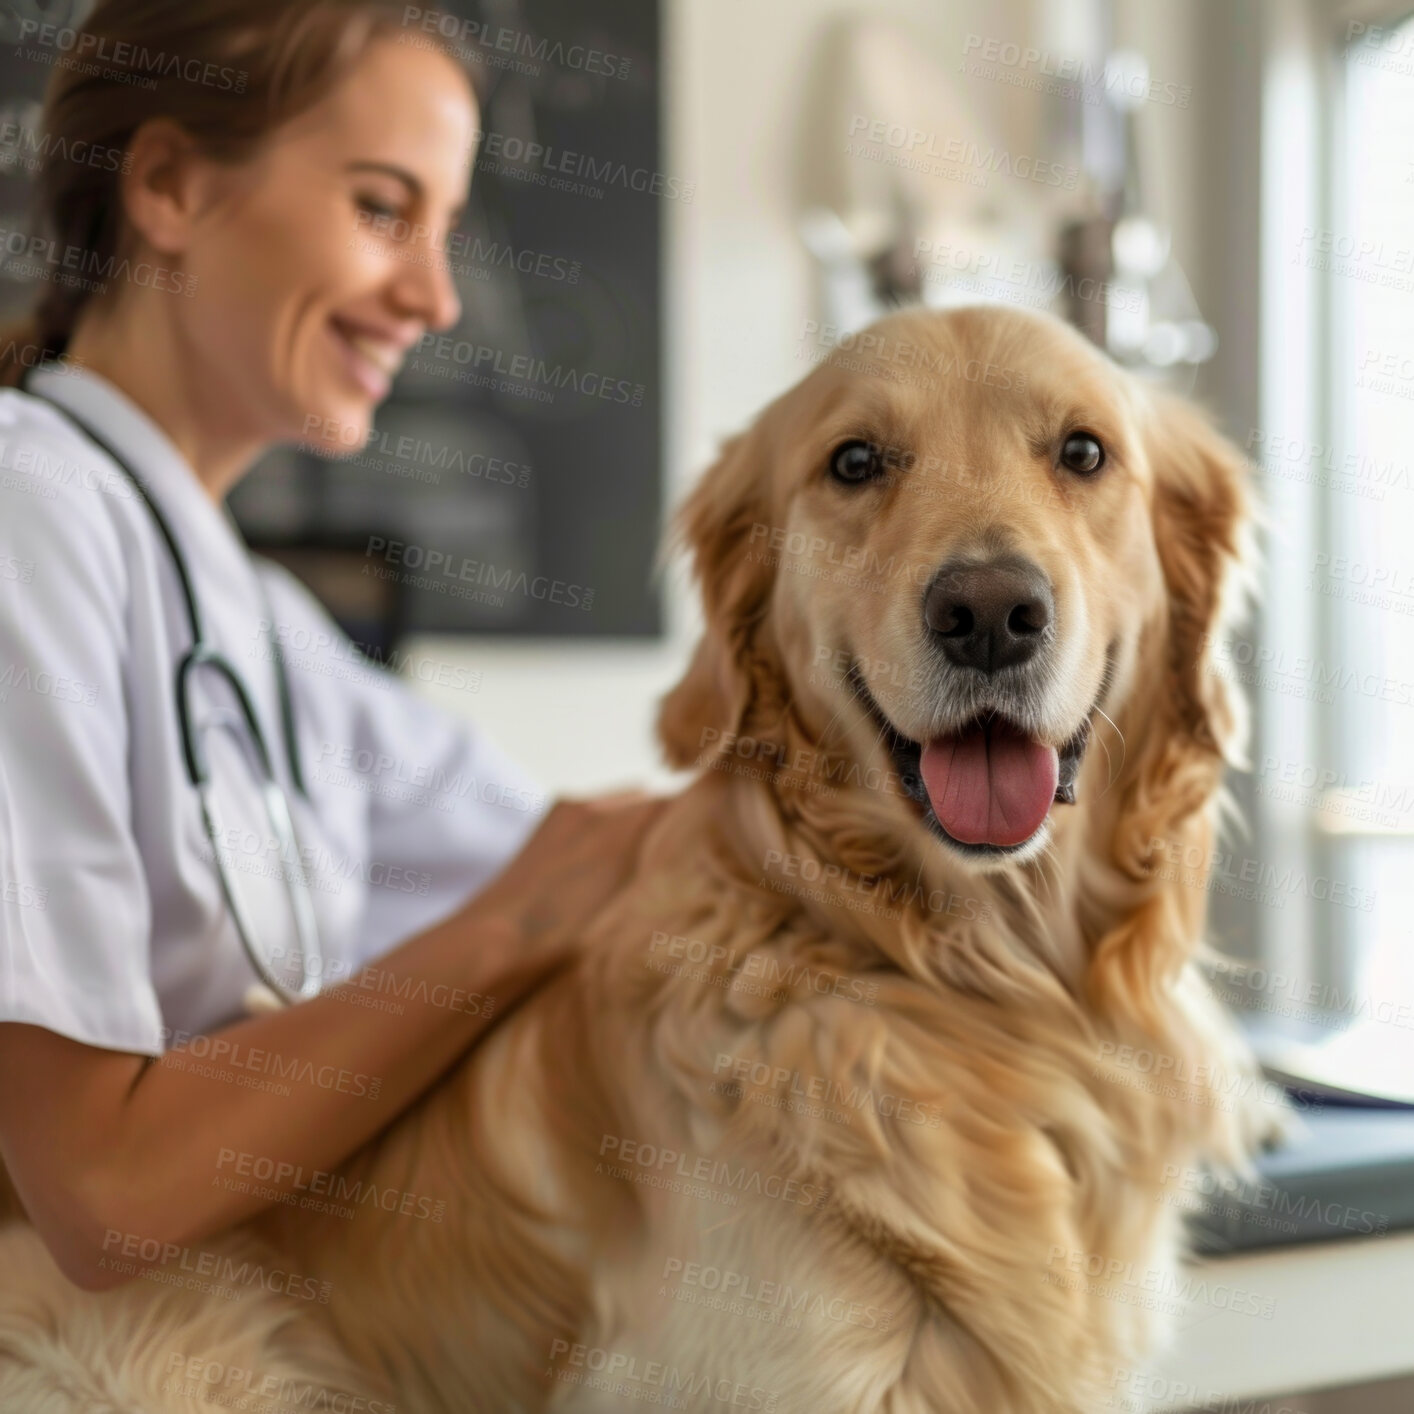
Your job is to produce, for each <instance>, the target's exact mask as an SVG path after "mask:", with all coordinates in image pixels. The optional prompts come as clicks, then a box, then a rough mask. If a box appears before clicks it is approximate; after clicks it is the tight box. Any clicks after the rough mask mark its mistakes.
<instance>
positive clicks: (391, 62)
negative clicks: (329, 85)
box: [178, 40, 477, 452]
mask: <svg viewBox="0 0 1414 1414" xmlns="http://www.w3.org/2000/svg"><path fill="white" fill-rule="evenodd" d="M476 125H477V112H476V105H475V99H474V97H473V96H472V92H471V88H470V85H469V84H468V82H467V80H466V78H465V76H464V75H463V74H462V73H461V71H460V70H459V69H458V68H457V67H456V65H455V64H454V63H453V62H452V61H451V60H450V59H449V58H447V56H446V55H444V54H442V53H440V52H438V51H436V50H435V49H423V48H418V47H416V46H415V45H405V44H401V43H398V42H395V41H393V40H382V41H378V42H376V43H374V44H373V45H371V46H370V47H369V49H368V51H367V52H366V53H365V55H364V56H363V58H362V59H361V60H360V61H359V63H358V64H357V65H356V66H355V67H354V69H353V70H352V71H351V72H350V74H349V76H348V77H347V79H346V80H345V81H344V82H343V83H342V84H341V85H340V86H339V87H338V88H337V89H335V90H334V91H333V92H332V93H330V94H329V95H328V97H326V98H325V99H324V100H323V101H322V102H320V103H319V104H318V105H317V106H316V107H314V108H311V109H309V110H308V111H307V112H305V113H303V114H301V115H300V116H299V117H298V118H296V119H294V120H293V121H292V122H290V123H289V124H287V125H286V126H285V127H284V128H282V129H281V130H280V131H279V132H278V133H277V134H276V135H275V136H274V137H273V138H272V139H271V140H270V141H269V142H268V143H266V144H265V145H264V146H263V148H262V150H261V152H260V153H259V154H258V155H257V156H256V157H255V158H253V159H252V160H251V161H249V162H245V163H242V164H240V165H239V166H237V167H229V168H224V169H218V168H215V167H212V168H210V169H209V170H208V173H207V175H208V177H209V178H210V183H211V185H210V187H209V190H211V191H212V192H213V199H212V200H211V201H210V202H209V203H208V204H207V205H206V206H205V207H204V208H203V210H202V212H201V214H200V216H199V217H198V218H197V219H196V221H195V222H194V224H193V225H192V227H191V229H190V236H189V239H188V241H187V242H186V246H185V249H184V251H183V253H182V268H183V270H184V271H185V272H186V273H187V274H188V275H190V276H194V277H195V280H196V289H195V293H194V297H193V298H192V299H190V300H186V299H183V300H181V301H180V302H179V303H180V304H181V305H182V306H184V307H183V308H182V309H180V310H179V311H178V318H179V319H180V320H181V321H182V323H183V324H184V325H185V326H186V327H185V329H184V336H185V337H184V341H185V343H186V344H187V346H188V347H194V352H195V353H196V356H197V357H198V358H199V359H200V361H201V363H202V364H203V365H204V366H205V367H207V368H208V369H211V370H214V371H215V374H216V377H217V378H218V379H219V384H218V386H220V388H221V395H220V396H221V407H222V409H223V411H224V413H225V414H226V415H229V416H231V417H232V419H233V421H236V422H239V423H240V424H242V425H244V426H245V427H247V428H249V429H250V430H252V431H253V432H254V433H255V435H257V436H258V437H260V438H261V439H262V440H268V441H289V440H297V441H300V442H308V443H314V444H318V445H320V446H321V447H323V448H325V449H327V450H329V451H343V452H347V451H350V450H352V449H355V448H357V447H360V446H362V445H363V443H364V441H365V440H366V438H367V436H368V434H369V431H370V428H371V426H372V421H373V411H374V408H375V407H376V406H377V404H378V403H379V402H381V401H382V400H383V398H385V397H386V396H387V394H388V391H389V388H390V386H391V384H392V380H393V377H394V376H395V375H396V373H397V370H398V367H399V365H400V364H401V363H402V361H403V359H404V357H405V355H406V354H407V352H408V350H409V349H410V348H411V347H412V346H413V345H414V344H415V343H416V341H417V339H418V338H419V337H420V336H421V335H422V334H423V333H424V332H425V331H426V330H428V329H445V328H447V327H449V326H450V325H453V324H455V323H456V320H457V318H458V316H459V314H460V311H461V306H460V301H459V300H458V298H457V294H456V289H455V286H454V285H453V283H452V280H451V277H450V275H449V273H448V271H447V265H446V253H445V252H446V244H447V236H448V233H449V231H451V230H452V229H454V228H455V226H456V224H457V221H458V218H459V215H460V211H461V207H462V205H463V203H464V202H465V200H466V194H467V186H468V183H469V180H470V176H471V164H472V160H473V157H474V148H475V141H476Z"/></svg>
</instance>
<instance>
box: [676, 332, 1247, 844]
mask: <svg viewBox="0 0 1414 1414" xmlns="http://www.w3.org/2000/svg"><path fill="white" fill-rule="evenodd" d="M1239 476H1240V471H1239V468H1238V458H1237V457H1236V455H1235V453H1231V452H1230V451H1229V450H1227V449H1224V448H1223V446H1222V444H1221V443H1220V442H1219V441H1218V439H1216V438H1215V437H1214V436H1213V435H1212V434H1211V432H1209V431H1207V429H1206V428H1204V427H1203V426H1202V424H1201V422H1199V420H1198V419H1196V418H1194V417H1193V415H1192V414H1190V413H1186V412H1184V411H1183V410H1182V409H1180V408H1176V407H1173V406H1170V405H1164V404H1161V403H1159V402H1157V401H1156V400H1155V398H1154V397H1153V395H1152V394H1151V393H1150V392H1149V391H1148V390H1147V389H1145V388H1144V387H1143V386H1141V385H1140V384H1139V383H1138V382H1137V381H1135V380H1134V379H1132V378H1131V377H1130V376H1128V375H1126V374H1124V373H1123V372H1121V371H1120V370H1119V369H1117V368H1116V367H1115V366H1114V365H1113V364H1112V363H1110V362H1109V361H1108V360H1107V359H1106V358H1104V357H1103V356H1102V355H1101V354H1100V353H1099V352H1098V351H1096V350H1095V349H1094V348H1093V347H1092V346H1091V345H1089V344H1088V343H1087V342H1086V341H1085V340H1084V339H1083V338H1082V337H1081V336H1080V335H1078V334H1077V333H1075V332H1074V331H1072V330H1070V329H1069V328H1068V327H1066V326H1064V325H1062V324H1060V323H1059V322H1058V321H1055V320H1051V319H1049V318H1045V317H1041V316H1035V315H1024V314H1019V313H1016V312H1013V311H1009V310H995V309H971V310H959V311H954V312H951V313H948V314H939V313H921V312H910V313H905V314H900V315H895V316H892V317H891V318H889V319H887V320H884V321H882V322H881V323H880V324H878V325H876V326H874V327H873V329H872V330H870V331H868V332H867V334H866V335H863V336H861V337H860V338H859V339H858V340H856V342H855V345H854V348H853V349H852V350H851V351H850V352H847V353H845V352H841V353H836V354H834V355H832V356H831V358H830V359H829V360H828V361H827V362H826V363H825V364H823V365H822V366H821V367H819V368H817V369H816V370H815V371H814V372H813V373H812V374H811V375H810V376H809V377H808V378H807V379H805V380H804V382H803V383H801V384H800V385H799V386H798V387H796V388H795V389H793V390H792V391H791V392H790V393H788V394H786V395H785V396H784V397H783V398H781V399H780V400H778V401H777V402H776V403H775V404H773V406H772V407H771V408H770V409H768V410H767V412H766V413H765V414H764V415H763V417H762V419H761V420H760V421H759V422H758V424H757V425H756V426H755V428H753V429H752V431H751V432H750V433H748V434H746V436H745V437H744V438H742V439H738V441H737V443H735V444H734V445H733V446H732V447H731V448H729V449H728V452H727V454H726V456H725V457H724V458H723V461H722V463H720V464H719V465H718V467H717V468H714V470H713V471H712V472H709V473H708V477H707V479H706V480H705V481H704V483H703V485H702V487H701V488H700V490H699V491H698V493H697V495H696V497H695V499H694V502H693V503H692V504H690V505H689V508H688V511H687V528H688V534H689V536H690V537H691V538H692V540H693V543H694V548H695V551H696V554H697V560H698V567H699V571H700V573H701V575H702V578H703V582H704V591H705V593H706V597H707V600H708V612H709V632H708V635H707V639H706V640H705V642H704V646H703V649H702V650H701V652H700V653H699V660H698V662H697V664H696V665H695V666H694V670H693V673H692V674H690V675H689V678H688V680H687V681H686V682H685V683H684V685H683V686H682V687H681V688H680V689H679V690H678V693H677V694H676V699H677V700H676V701H674V699H671V698H670V699H669V702H668V704H667V707H666V708H665V713H664V722H663V727H664V735H665V738H666V739H667V740H668V743H669V747H670V751H672V750H674V749H675V748H678V753H677V754H678V755H679V758H680V759H681V758H682V757H685V756H688V755H689V754H690V755H692V756H697V757H700V755H701V754H702V751H703V748H704V746H705V745H708V744H710V742H711V741H712V740H715V739H716V738H714V737H713V736H712V732H711V725H716V726H718V727H724V728H726V729H727V730H729V731H736V732H741V731H748V730H749V731H751V732H753V733H757V734H758V735H760V736H762V737H768V738H769V737H771V734H772V721H771V717H772V713H773V712H774V713H776V714H778V715H782V716H783V715H784V714H786V713H787V712H788V713H789V716H790V718H791V720H792V722H793V723H795V724H796V726H797V728H798V730H799V731H800V732H802V733H803V734H804V736H805V737H806V738H807V739H810V740H812V741H813V742H814V743H816V744H817V745H819V746H821V747H823V748H828V749H833V750H839V749H841V746H842V745H843V744H845V743H848V747H849V749H850V750H852V752H853V753H854V755H855V756H856V757H858V758H860V759H869V757H870V756H871V755H877V754H878V753H879V752H880V751H883V752H885V753H886V754H887V757H888V758H889V761H890V763H891V765H892V768H893V774H892V776H891V777H890V778H889V779H890V780H891V781H892V782H895V783H896V788H895V789H894V791H893V794H894V795H895V796H896V797H897V806H898V809H899V810H900V811H901V812H904V813H906V814H907V816H908V818H909V819H910V820H912V821H913V822H914V823H916V824H917V825H918V826H920V827H922V828H923V829H924V830H926V831H928V832H930V834H931V836H932V838H933V841H934V842H935V843H936V844H937V845H939V846H941V847H942V848H944V849H946V850H948V851H950V852H951V853H953V854H954V855H956V856H957V857H958V858H960V859H963V860H966V861H967V862H968V863H969V864H971V865H972V866H974V867H981V868H995V867H997V866H999V865H1004V864H1006V863H1007V862H1016V861H1022V860H1025V859H1027V858H1030V857H1032V856H1034V855H1035V854H1037V853H1038V852H1040V851H1041V850H1042V849H1044V847H1045V843H1046V840H1047V838H1048V833H1049V826H1050V822H1051V820H1052V818H1053V814H1054V812H1056V811H1058V810H1065V809H1067V808H1069V805H1070V803H1071V802H1072V801H1073V800H1074V799H1075V797H1076V791H1077V785H1078V779H1079V777H1080V774H1081V770H1082V766H1083V764H1084V762H1085V758H1086V754H1087V747H1088V745H1089V743H1090V740H1091V737H1092V735H1093V732H1094V724H1095V722H1096V720H1097V717H1099V718H1100V720H1101V721H1104V720H1105V719H1106V718H1107V717H1112V716H1115V715H1118V714H1119V713H1120V711H1121V706H1122V704H1123V703H1124V702H1125V701H1126V700H1127V699H1128V698H1129V696H1130V695H1131V694H1132V693H1133V692H1134V690H1135V687H1136V679H1137V678H1142V677H1143V676H1144V675H1145V673H1146V671H1147V672H1148V675H1149V676H1150V677H1151V678H1152V677H1154V676H1155V674H1158V675H1161V676H1163V677H1164V679H1165V680H1166V686H1167V688H1168V690H1169V691H1170V692H1171V693H1172V694H1173V695H1174V702H1173V703H1171V704H1170V707H1174V706H1182V705H1184V704H1185V703H1186V705H1187V707H1188V709H1189V710H1188V712H1187V716H1186V719H1185V720H1186V722H1187V726H1188V728H1190V729H1192V728H1194V727H1195V726H1196V725H1197V722H1198V719H1199V718H1201V719H1202V721H1203V723H1204V728H1205V730H1210V731H1211V734H1212V735H1213V736H1214V738H1216V736H1218V735H1221V733H1220V732H1218V731H1216V730H1215V729H1214V724H1213V723H1212V722H1211V720H1210V718H1211V715H1212V712H1213V710H1214V709H1216V708H1217V707H1218V706H1219V705H1220V704H1219V703H1218V701H1217V698H1216V696H1215V694H1214V692H1213V688H1214V687H1215V686H1216V683H1215V680H1212V679H1209V680H1208V681H1207V682H1205V681H1204V680H1203V675H1202V674H1201V673H1200V671H1199V662H1198V660H1199V659H1200V658H1201V655H1202V646H1203V643H1202V639H1203V637H1204V635H1206V634H1207V633H1208V632H1209V631H1210V629H1211V627H1212V620H1213V619H1214V617H1215V615H1216V612H1217V608H1218V601H1219V599H1220V588H1221V585H1220V581H1221V579H1222V571H1223V568H1224V563H1223V562H1224V560H1225V559H1230V558H1231V557H1232V554H1233V552H1234V551H1235V549H1236V536H1237V530H1238V522H1239V521H1240V518H1241V514H1242V509H1243V498H1242V493H1241V486H1240V481H1239V479H1238V478H1239ZM1204 536H1206V537H1208V538H1209V540H1210V542H1211V543H1210V544H1209V545H1208V546H1207V547H1206V551H1205V547H1204V546H1203V545H1202V544H1196V543H1193V542H1195V541H1197V540H1201V539H1202V537H1204ZM1166 540H1167V541H1168V542H1169V543H1167V544H1166V543H1165V542H1166ZM1195 556H1196V559H1195V558H1194V557H1195ZM723 616H726V621H723ZM733 618H735V621H733ZM1180 639H1182V640H1183V641H1182V642H1180ZM1146 648H1147V650H1148V651H1147V652H1146V651H1145V650H1146ZM1186 660H1191V661H1186ZM774 679H780V680H779V681H776V680H774ZM714 714H715V722H714V721H713V718H714ZM704 724H707V725H706V730H705V731H704V730H703V727H704ZM694 726H695V727H697V731H696V734H695V736H693V735H691V732H692V729H693V727H694ZM684 728H686V729H687V733H686V734H685V733H684V730H683V729H684ZM1112 739H1114V740H1115V745H1116V747H1118V741H1117V739H1116V738H1113V735H1112ZM680 748H687V750H681V749H680ZM1112 759H1113V757H1112ZM1100 764H1101V766H1102V767H1104V766H1105V765H1106V764H1107V763H1106V762H1101V763H1100ZM1105 784H1106V782H1105V780H1104V777H1103V776H1102V777H1101V786H1102V787H1103V786H1104V785H1105Z"/></svg>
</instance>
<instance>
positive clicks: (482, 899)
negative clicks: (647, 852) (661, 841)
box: [468, 791, 668, 952]
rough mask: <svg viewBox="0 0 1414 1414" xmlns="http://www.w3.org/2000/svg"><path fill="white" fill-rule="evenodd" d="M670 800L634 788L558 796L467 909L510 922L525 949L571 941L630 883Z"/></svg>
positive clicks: (572, 943)
mask: <svg viewBox="0 0 1414 1414" xmlns="http://www.w3.org/2000/svg"><path fill="white" fill-rule="evenodd" d="M667 803H668V802H667V800H666V799H663V798H661V797H657V796H647V795H643V794H641V793H640V792H637V791H632V792H627V791H626V792H623V793H622V794H619V795H612V796H602V797H600V798H599V799H596V800H561V801H558V802H556V804H555V805H554V806H553V807H552V808H551V810H550V813H549V815H548V816H547V817H546V819H545V822H544V824H542V825H541V826H540V828H539V829H538V830H537V831H536V832H535V833H534V834H533V835H532V836H531V837H530V840H529V842H528V843H527V844H526V846H525V848H524V849H522V850H521V852H520V853H519V854H518V855H516V857H515V858H514V859H513V860H512V861H511V862H510V864H509V865H507V866H506V868H505V869H504V870H503V871H502V872H501V873H500V874H499V875H498V876H497V877H496V878H495V879H494V880H493V881H492V882H491V883H490V884H489V885H488V886H487V887H486V888H485V889H483V890H482V891H481V893H479V894H478V895H477V896H476V898H475V899H473V900H472V902H471V904H470V905H469V906H468V907H469V911H471V912H474V913H475V914H476V915H478V916H479V917H481V918H483V919H488V920H495V921H499V922H503V923H505V924H508V925H509V926H510V928H511V930H512V931H513V932H514V933H515V934H516V935H517V936H518V938H519V940H520V944H521V947H522V948H525V949H534V950H535V951H537V952H538V951H540V950H541V949H542V948H546V947H555V946H556V945H557V944H559V945H563V946H565V947H568V948H573V947H574V946H575V945H576V944H577V942H578V940H579V939H578V935H579V933H580V931H581V930H582V928H583V925H584V924H585V923H587V922H588V921H589V919H591V918H592V917H593V916H594V914H596V913H597V912H598V911H599V910H600V909H601V908H602V907H603V906H604V905H605V904H606V903H608V901H609V900H610V899H611V898H612V897H613V896H614V894H615V893H617V892H618V891H619V889H621V888H622V887H623V886H624V884H626V883H627V882H628V880H629V878H630V877H631V875H632V873H633V870H634V867H635V864H636V862H637V859H638V851H639V846H640V845H641V844H642V843H643V837H644V836H645V835H646V834H647V833H648V830H649V829H650V828H651V827H652V825H653V824H654V823H655V822H656V821H657V820H658V819H659V817H660V816H661V815H662V813H663V810H664V809H665V808H666V806H667Z"/></svg>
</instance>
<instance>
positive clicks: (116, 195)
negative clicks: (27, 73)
mask: <svg viewBox="0 0 1414 1414" xmlns="http://www.w3.org/2000/svg"><path fill="white" fill-rule="evenodd" d="M417 13H418V14H422V13H424V12H422V11H418V12H417ZM426 13H429V14H435V13H436V12H435V11H430V10H429V11H427V12H426ZM56 35H59V36H60V37H59V38H58V39H57V40H56V45H57V46H61V47H56V54H55V57H56V59H62V61H63V62H61V63H56V64H55V67H54V72H53V76H52V78H51V79H50V81H49V87H48V89H47V90H46V92H45V96H44V109H43V119H42V128H43V144H42V149H41V150H42V152H43V154H44V156H43V160H42V165H41V167H40V170H39V174H38V176H37V178H36V181H35V190H34V198H35V203H36V210H35V218H34V225H33V234H35V235H39V236H42V237H43V238H46V239H48V240H50V241H52V242H53V243H54V247H55V248H57V249H58V250H60V251H71V250H72V251H79V252H82V254H83V257H84V262H85V264H86V265H87V266H88V267H89V268H93V269H97V270H100V271H101V270H104V269H109V268H111V266H112V263H113V262H114V261H115V260H119V259H121V258H123V256H124V255H125V253H126V252H125V249H124V247H125V245H126V243H127V242H128V240H129V231H128V230H127V229H126V227H125V224H124V220H123V204H122V193H121V189H120V182H121V179H122V165H123V164H122V163H121V162H118V161H112V162H108V161H101V162H94V161H77V160H73V157H72V156H71V154H75V153H78V152H83V153H112V154H118V153H122V152H125V151H126V149H127V147H128V144H129V143H130V142H131V140H132V136H133V134H134V133H135V132H136V131H137V129H138V128H139V127H141V126H142V124H143V123H145V122H147V121H149V120H150V119H153V118H168V119H171V120H172V121H173V122H175V123H177V124H178V125H179V126H181V128H182V129H183V130H184V131H185V132H186V133H187V134H188V135H189V136H190V137H192V138H193V139H195V140H196V141H197V142H198V143H199V144H200V145H201V147H202V148H203V150H204V151H206V152H207V153H209V154H210V155H212V156H214V157H216V158H218V159H219V160H222V161H230V162H239V161H241V160H242V159H243V158H245V157H248V156H249V155H251V154H252V153H253V152H254V151H255V149H256V148H257V147H258V146H259V144H260V142H261V140H262V139H264V138H265V137H267V136H268V135H269V134H270V133H271V132H273V131H274V130H275V129H276V128H278V127H280V126H282V125H283V124H284V123H286V122H288V121H289V120H290V119H292V118H294V117H296V116H298V115H299V114H300V113H302V112H303V111H304V110H306V109H308V108H311V107H313V106H314V105H315V104H316V103H318V102H319V100H320V99H321V98H323V97H324V96H325V95H326V94H327V93H329V92H330V91H331V90H332V89H333V88H335V87H336V86H337V85H338V83H339V81H340V80H341V79H342V78H343V77H344V75H345V74H346V73H347V72H348V70H349V69H350V68H351V67H352V66H353V64H354V63H355V62H356V61H357V60H358V59H359V57H360V56H361V55H362V54H363V52H364V51H365V50H366V49H367V47H368V45H369V44H370V43H372V42H373V41H374V40H376V39H381V38H393V37H395V38H398V39H400V40H402V41H403V42H406V43H410V44H416V45H419V46H423V47H436V48H439V49H441V50H442V51H443V52H444V53H447V54H449V55H451V56H452V57H453V58H456V57H457V51H456V48H455V46H454V45H453V44H450V43H448V42H447V41H446V40H444V39H443V38H442V35H441V34H439V33H438V32H437V28H436V27H434V26H423V25H415V26H410V25H408V24H407V23H406V21H405V7H404V6H403V5H402V4H401V3H396V2H395V0H99V3H98V5H97V6H96V7H95V9H94V11H93V14H92V15H91V16H90V17H89V19H88V21H87V22H86V23H85V24H84V25H83V27H82V28H81V29H79V30H77V32H74V31H62V32H60V31H56ZM55 273H56V275H57V274H58V273H59V272H58V269H57V267H56V272H55ZM95 283H101V282H95V281H90V280H86V279H75V278H73V277H72V276H70V277H68V278H67V279H65V278H56V279H53V280H51V281H50V283H49V284H48V286H47V287H46V288H45V289H44V291H43V293H42V295H41V296H40V298H39V300H38V303H37V304H36V305H35V306H34V308H33V309H32V310H31V312H30V314H29V315H28V316H27V317H26V318H25V319H24V320H22V321H21V322H19V323H18V324H13V325H10V326H9V327H6V328H3V329H0V386H5V385H10V386H13V385H14V384H17V383H18V382H19V380H20V378H21V376H22V375H23V373H24V371H25V369H26V367H28V366H32V365H34V364H36V363H47V362H51V361H53V360H55V359H58V358H61V357H62V356H63V354H64V351H65V348H66V347H67V345H68V341H69V336H70V334H71V333H72V332H73V328H74V325H75V322H76V321H77V319H78V316H79V313H80V311H81V310H82V309H83V306H84V305H85V303H86V302H87V301H88V300H89V299H91V298H92V297H93V295H94V293H95V290H94V289H93V285H94V284H95Z"/></svg>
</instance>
